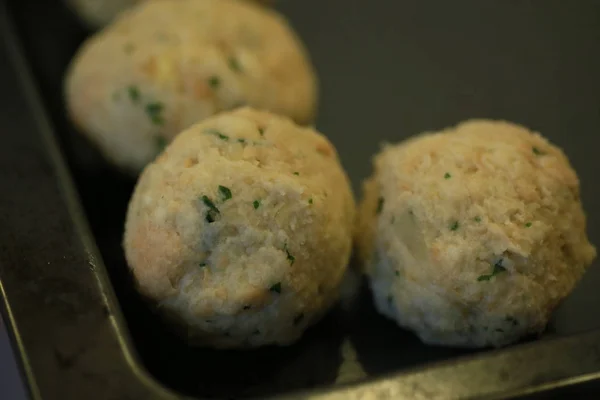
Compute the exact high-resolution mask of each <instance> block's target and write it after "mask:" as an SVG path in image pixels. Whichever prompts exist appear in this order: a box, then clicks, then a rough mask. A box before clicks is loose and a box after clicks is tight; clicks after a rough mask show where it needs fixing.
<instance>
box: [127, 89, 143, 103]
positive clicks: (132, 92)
mask: <svg viewBox="0 0 600 400" xmlns="http://www.w3.org/2000/svg"><path fill="white" fill-rule="evenodd" d="M127 93H129V98H130V99H131V101H132V102H134V103H137V102H138V101H140V90H139V89H138V88H137V86H129V87H128V88H127Z"/></svg>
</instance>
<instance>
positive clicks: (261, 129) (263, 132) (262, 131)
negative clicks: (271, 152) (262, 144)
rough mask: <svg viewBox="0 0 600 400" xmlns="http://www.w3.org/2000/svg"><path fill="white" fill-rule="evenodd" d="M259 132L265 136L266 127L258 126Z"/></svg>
mask: <svg viewBox="0 0 600 400" xmlns="http://www.w3.org/2000/svg"><path fill="white" fill-rule="evenodd" d="M258 134H259V135H260V136H265V129H264V128H258Z"/></svg>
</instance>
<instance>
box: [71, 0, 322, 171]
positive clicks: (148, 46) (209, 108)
mask: <svg viewBox="0 0 600 400" xmlns="http://www.w3.org/2000/svg"><path fill="white" fill-rule="evenodd" d="M65 95H66V104H67V111H68V115H69V117H70V119H71V120H72V121H73V123H74V125H75V126H76V127H77V128H78V130H79V131H81V132H82V133H83V134H85V135H86V136H87V137H88V138H89V139H90V140H91V142H93V143H94V144H95V145H96V146H97V147H98V148H99V149H100V151H101V152H102V153H103V155H104V156H105V158H106V159H107V160H109V161H110V162H111V163H113V164H114V165H116V166H117V167H119V168H120V169H122V170H123V171H125V172H127V173H129V174H131V175H134V176H135V175H137V174H139V172H140V171H141V170H142V168H143V167H144V166H145V165H146V164H147V163H149V162H150V161H152V160H153V159H154V158H155V157H156V155H157V154H158V153H159V152H160V151H161V150H162V149H163V148H164V146H165V145H166V144H167V143H168V142H170V141H171V140H172V138H173V137H174V136H175V134H177V133H178V132H181V131H182V130H183V129H185V128H187V127H189V126H191V125H192V124H194V123H196V122H199V121H200V120H202V119H204V118H206V117H209V116H211V115H214V114H216V113H217V112H220V111H223V110H229V109H234V108H238V107H240V106H242V105H248V106H252V107H255V108H257V109H264V110H266V111H272V112H275V113H278V114H281V115H284V116H288V117H290V118H292V119H294V120H295V121H296V122H297V123H299V124H310V123H312V121H313V118H314V113H315V108H316V103H317V82H316V78H315V74H314V71H313V67H312V65H311V63H310V61H309V58H308V55H307V53H306V51H305V49H304V47H303V45H302V43H301V42H300V40H299V39H298V37H297V36H296V35H295V33H294V32H293V31H292V29H291V28H290V27H289V25H288V24H287V22H286V21H285V20H284V19H283V18H282V17H281V16H280V15H278V14H277V13H275V12H274V11H272V10H270V9H268V8H265V7H262V6H259V5H256V4H253V3H251V2H248V1H239V0H177V1H175V0H150V1H143V2H141V3H140V4H139V5H138V6H136V7H134V8H132V9H130V10H129V11H126V12H124V13H123V14H122V15H121V16H120V17H119V18H117V19H116V20H115V22H114V23H112V24H111V25H110V26H108V27H107V28H105V29H104V30H102V31H100V32H99V33H97V34H96V35H93V36H92V37H91V38H89V39H88V40H87V41H86V42H85V43H84V44H83V45H82V46H81V48H80V49H79V51H78V52H77V54H76V55H75V57H74V59H73V60H72V62H71V65H70V66H69V69H68V71H67V76H66V81H65Z"/></svg>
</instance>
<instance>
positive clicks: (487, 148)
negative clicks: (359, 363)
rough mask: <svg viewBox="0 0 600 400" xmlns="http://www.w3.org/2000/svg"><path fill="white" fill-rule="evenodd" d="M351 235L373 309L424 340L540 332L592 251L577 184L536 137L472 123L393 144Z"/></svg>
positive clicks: (464, 342)
mask: <svg viewBox="0 0 600 400" xmlns="http://www.w3.org/2000/svg"><path fill="white" fill-rule="evenodd" d="M374 170H375V171H374V174H373V175H372V176H371V177H370V178H369V179H368V180H367V181H366V182H365V183H364V199H363V202H362V204H361V206H360V209H359V214H360V216H359V218H358V220H359V223H358V224H357V235H358V242H359V247H360V253H361V257H362V259H363V260H364V265H365V267H366V273H367V274H368V276H369V278H370V283H371V288H372V292H373V296H374V299H375V302H376V306H377V309H378V310H379V311H380V312H381V313H382V314H384V315H386V316H388V317H389V318H392V319H394V320H396V321H397V323H398V324H399V325H400V326H402V327H405V328H408V329H411V330H412V331H414V332H416V333H417V335H418V336H419V337H420V338H421V339H422V340H423V341H424V342H425V343H428V344H437V345H450V346H460V347H484V346H503V345H506V344H509V343H511V342H514V341H516V340H518V339H519V338H521V337H523V336H525V335H528V334H537V333H540V332H542V331H543V329H544V328H545V326H546V324H547V323H548V320H549V318H550V315H551V313H552V311H553V310H554V309H555V308H556V306H557V305H558V304H559V303H560V302H561V300H563V299H564V298H565V297H566V296H567V295H568V294H569V293H570V292H571V290H572V289H573V288H574V286H575V285H576V283H577V282H578V281H579V279H580V278H581V277H582V275H583V274H584V272H585V270H586V268H587V267H588V266H589V265H590V263H591V262H592V261H593V259H594V258H595V256H596V250H595V248H594V247H593V246H592V245H591V244H590V243H589V242H588V239H587V236H586V231H585V215H584V213H583V210H582V205H581V202H580V199H579V181H578V178H577V175H576V174H575V171H574V170H573V169H572V168H571V166H570V164H569V161H568V160H567V158H566V156H565V155H564V154H563V152H562V151H561V150H560V149H559V148H557V147H556V146H554V145H552V144H550V143H549V142H548V141H547V140H546V139H544V138H543V137H541V136H540V135H539V134H538V133H534V132H531V131H529V130H527V129H526V128H524V127H522V126H519V125H516V124H513V123H510V122H503V121H490V120H470V121H466V122H463V123H461V124H459V125H458V126H456V127H452V128H449V129H446V130H443V131H441V132H437V133H425V134H422V135H420V136H418V137H416V138H413V139H410V140H408V141H405V142H403V143H400V144H397V145H388V146H385V148H384V149H383V150H382V151H381V153H380V154H378V155H377V156H376V157H375V159H374Z"/></svg>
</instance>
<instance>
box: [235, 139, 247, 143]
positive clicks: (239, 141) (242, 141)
mask: <svg viewBox="0 0 600 400" xmlns="http://www.w3.org/2000/svg"><path fill="white" fill-rule="evenodd" d="M237 141H238V143H241V144H246V139H244V138H238V140H237Z"/></svg>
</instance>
